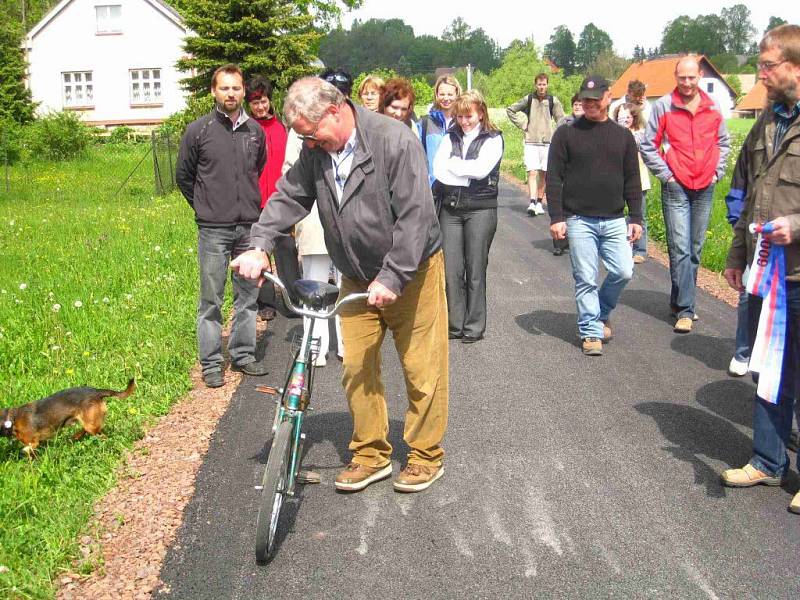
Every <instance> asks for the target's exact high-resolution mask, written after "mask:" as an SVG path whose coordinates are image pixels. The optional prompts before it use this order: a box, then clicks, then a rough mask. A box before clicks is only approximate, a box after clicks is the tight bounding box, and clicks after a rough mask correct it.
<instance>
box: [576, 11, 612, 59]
mask: <svg viewBox="0 0 800 600" xmlns="http://www.w3.org/2000/svg"><path fill="white" fill-rule="evenodd" d="M604 51H606V52H613V51H614V43H613V42H612V41H611V37H610V36H609V35H608V34H607V33H606V32H605V31H603V30H602V29H600V28H599V27H597V26H596V25H595V24H594V23H589V24H588V25H586V27H584V28H583V31H581V36H580V38H579V39H578V45H577V47H576V49H575V62H576V63H577V65H578V66H579V67H580V68H581V69H583V70H586V69H587V68H588V67H589V65H591V64H592V63H593V62H594V61H595V59H596V58H597V57H598V55H599V54H600V53H601V52H604Z"/></svg>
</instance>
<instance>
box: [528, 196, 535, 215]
mask: <svg viewBox="0 0 800 600" xmlns="http://www.w3.org/2000/svg"><path fill="white" fill-rule="evenodd" d="M527 213H528V216H529V217H535V216H536V200H531V203H530V204H528V208H527Z"/></svg>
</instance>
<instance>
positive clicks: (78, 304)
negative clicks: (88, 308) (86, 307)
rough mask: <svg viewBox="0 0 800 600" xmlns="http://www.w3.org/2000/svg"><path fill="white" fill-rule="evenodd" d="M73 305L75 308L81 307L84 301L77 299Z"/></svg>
mask: <svg viewBox="0 0 800 600" xmlns="http://www.w3.org/2000/svg"><path fill="white" fill-rule="evenodd" d="M72 306H74V307H75V308H80V307H81V306H83V302H81V301H80V300H75V302H73V303H72Z"/></svg>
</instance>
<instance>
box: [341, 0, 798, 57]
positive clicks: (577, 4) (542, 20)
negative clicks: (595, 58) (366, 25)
mask: <svg viewBox="0 0 800 600" xmlns="http://www.w3.org/2000/svg"><path fill="white" fill-rule="evenodd" d="M733 4H737V2H735V0H734V1H728V2H722V1H717V0H692V1H688V2H687V1H686V0H673V1H669V0H667V1H665V2H652V3H651V2H646V1H645V2H625V1H623V2H613V1H611V2H597V1H596V0H594V1H591V2H590V1H586V0H571V1H569V2H547V1H546V0H545V1H543V2H542V1H541V0H540V2H537V3H536V4H534V3H525V2H522V1H520V0H488V1H483V2H431V1H430V0H426V1H423V0H401V1H399V2H390V1H387V0H365V2H364V7H363V8H361V9H360V10H357V11H353V12H351V13H347V14H346V15H345V16H344V17H343V19H342V25H343V26H344V27H345V28H346V29H349V28H350V25H351V23H352V21H353V19H356V18H357V19H360V20H362V21H366V20H367V19H395V18H396V19H402V20H403V21H405V23H406V24H408V25H410V26H411V27H413V28H414V34H415V35H423V34H430V35H436V36H439V35H441V33H442V31H444V29H445V28H446V27H447V26H448V25H449V24H450V23H451V22H452V21H453V19H455V18H456V17H461V18H462V19H464V20H465V21H466V22H467V23H468V24H469V25H470V26H471V27H472V28H473V29H477V28H478V27H482V28H483V29H484V31H486V33H487V34H488V35H489V37H491V38H493V39H494V40H496V41H497V42H498V43H499V44H500V46H501V47H506V46H508V44H509V43H510V42H511V41H512V40H514V39H525V38H527V37H530V36H531V35H533V39H534V41H535V42H536V45H537V46H539V47H543V46H544V45H545V44H546V43H547V42H548V41H549V40H550V35H551V34H552V33H553V30H554V29H555V28H556V27H557V26H559V25H566V26H567V27H569V28H570V30H571V31H572V34H573V35H574V36H575V41H576V42H577V41H578V36H579V35H580V33H581V30H583V27H584V26H585V25H586V24H587V23H590V22H591V23H594V24H595V25H596V26H597V27H599V28H600V29H603V30H604V31H606V32H607V33H608V34H609V35H610V36H611V39H612V40H613V41H614V48H615V49H616V51H617V53H618V54H622V55H624V56H628V57H630V56H632V55H633V48H634V46H636V45H637V44H639V45H642V46H645V47H655V46H658V45H659V44H660V43H661V33H662V32H663V30H664V26H665V25H666V24H667V22H668V21H671V20H672V19H674V18H675V17H678V16H680V15H689V16H690V17H693V18H694V17H696V16H697V15H700V14H703V15H705V14H712V13H713V14H720V13H721V12H722V8H723V7H726V6H731V5H733ZM743 4H746V5H747V6H748V7H749V8H750V16H751V21H752V22H753V25H754V26H755V27H756V29H757V30H758V33H757V34H756V37H757V38H758V37H760V35H761V33H762V32H763V31H764V28H765V27H766V26H767V23H768V22H769V18H770V16H772V15H775V16H778V17H781V18H783V19H786V20H787V21H789V22H790V23H798V24H800V2H798V1H797V0H794V1H791V2H782V3H781V2H778V3H775V2H765V1H761V2H758V3H755V2H743ZM448 5H450V6H453V7H454V11H455V12H452V13H448V12H447V10H445V7H446V6H448ZM520 6H524V7H525V8H519V7H520ZM514 7H517V8H514ZM626 7H627V8H626Z"/></svg>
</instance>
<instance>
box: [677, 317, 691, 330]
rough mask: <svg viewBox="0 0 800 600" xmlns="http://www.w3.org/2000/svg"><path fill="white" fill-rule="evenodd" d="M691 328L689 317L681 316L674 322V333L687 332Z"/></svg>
mask: <svg viewBox="0 0 800 600" xmlns="http://www.w3.org/2000/svg"><path fill="white" fill-rule="evenodd" d="M691 330H692V319H691V318H690V317H681V318H680V319H678V320H677V321H676V322H675V328H674V329H673V331H674V332H675V333H689V332H690V331H691Z"/></svg>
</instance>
